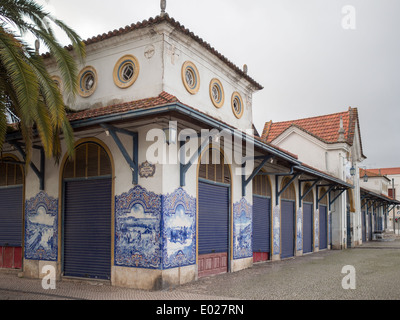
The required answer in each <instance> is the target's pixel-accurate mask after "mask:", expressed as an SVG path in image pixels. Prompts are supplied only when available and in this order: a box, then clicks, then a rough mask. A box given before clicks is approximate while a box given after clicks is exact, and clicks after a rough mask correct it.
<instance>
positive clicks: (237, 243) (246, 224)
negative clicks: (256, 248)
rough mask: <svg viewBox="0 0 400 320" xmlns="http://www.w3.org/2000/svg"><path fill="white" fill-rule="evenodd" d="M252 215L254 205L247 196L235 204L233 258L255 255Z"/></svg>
mask: <svg viewBox="0 0 400 320" xmlns="http://www.w3.org/2000/svg"><path fill="white" fill-rule="evenodd" d="M252 216H253V207H252V205H251V204H250V203H248V202H247V200H246V198H242V199H241V200H240V201H239V202H238V203H235V204H234V205H233V259H243V258H249V257H252V256H253V244H252V234H253V230H252V229H253V228H252Z"/></svg>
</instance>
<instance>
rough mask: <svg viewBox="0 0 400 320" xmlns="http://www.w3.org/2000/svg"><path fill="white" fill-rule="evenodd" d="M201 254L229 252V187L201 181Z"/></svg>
mask: <svg viewBox="0 0 400 320" xmlns="http://www.w3.org/2000/svg"><path fill="white" fill-rule="evenodd" d="M198 237H199V248H198V251H199V254H208V253H223V252H228V237H229V188H227V187H222V186H218V185H212V184H207V183H203V182H199V235H198Z"/></svg>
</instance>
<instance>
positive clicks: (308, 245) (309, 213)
mask: <svg viewBox="0 0 400 320" xmlns="http://www.w3.org/2000/svg"><path fill="white" fill-rule="evenodd" d="M310 187H311V185H309V184H306V185H305V186H304V191H303V194H305V193H306V192H307V191H308V190H309V189H310ZM313 241H314V195H313V192H312V191H310V192H309V193H308V194H307V195H306V196H305V197H304V200H303V253H310V252H313Z"/></svg>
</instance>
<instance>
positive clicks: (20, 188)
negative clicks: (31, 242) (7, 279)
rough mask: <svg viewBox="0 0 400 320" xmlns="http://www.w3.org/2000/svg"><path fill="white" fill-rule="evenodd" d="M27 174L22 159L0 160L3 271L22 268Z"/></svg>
mask: <svg viewBox="0 0 400 320" xmlns="http://www.w3.org/2000/svg"><path fill="white" fill-rule="evenodd" d="M23 199H24V171H23V168H22V165H20V164H19V163H18V158H16V157H14V156H13V155H6V156H4V157H3V158H2V159H1V161H0V268H5V269H21V268H22V242H23V240H22V239H23V211H24V209H23V208H24V204H23V203H24V201H23Z"/></svg>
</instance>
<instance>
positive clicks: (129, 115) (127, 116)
mask: <svg viewBox="0 0 400 320" xmlns="http://www.w3.org/2000/svg"><path fill="white" fill-rule="evenodd" d="M171 111H176V112H178V113H181V114H183V115H186V116H189V117H191V118H193V119H196V120H198V121H200V122H203V123H204V124H207V125H209V126H211V127H213V128H216V129H218V130H221V131H222V130H228V131H230V132H231V134H232V135H233V136H236V137H238V138H240V139H243V137H247V136H248V135H246V134H245V133H243V132H242V131H239V130H236V129H235V128H232V127H230V126H229V125H227V124H224V123H221V122H220V121H218V120H216V119H213V118H212V117H210V116H207V115H205V114H204V113H201V112H199V111H197V110H194V109H192V108H190V107H188V106H186V105H184V104H181V103H179V102H175V103H173V104H167V105H163V106H158V107H151V108H149V109H138V110H132V111H127V112H125V113H122V114H110V115H104V116H98V117H96V118H89V119H82V120H75V121H71V122H70V123H71V126H72V128H73V129H79V128H84V127H88V126H93V125H101V124H105V123H110V122H117V121H125V120H131V119H135V118H138V117H143V116H156V115H158V114H162V113H166V112H171ZM18 139H21V133H20V132H16V133H11V134H8V135H7V136H6V141H12V140H18ZM253 141H254V146H255V147H257V148H260V149H261V150H263V151H265V152H268V153H269V154H272V155H274V156H277V157H279V158H281V159H284V160H286V161H288V162H289V163H291V164H292V165H294V168H295V169H297V170H299V171H302V172H305V173H309V174H312V175H315V176H318V177H321V178H323V179H325V180H327V181H331V182H334V183H336V184H339V185H341V186H344V187H346V188H351V189H353V188H354V186H353V185H351V184H348V183H346V182H344V181H342V180H340V179H337V178H335V177H332V176H329V175H327V174H324V173H322V172H319V171H317V170H313V169H311V168H308V167H305V166H303V165H302V163H301V162H300V161H299V160H297V159H296V158H294V157H292V156H290V155H288V154H286V153H285V152H283V151H281V150H278V149H276V148H274V147H272V146H269V145H267V144H265V143H263V142H262V141H259V140H257V139H254V140H253Z"/></svg>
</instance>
